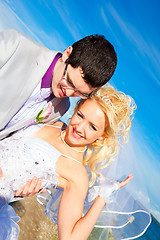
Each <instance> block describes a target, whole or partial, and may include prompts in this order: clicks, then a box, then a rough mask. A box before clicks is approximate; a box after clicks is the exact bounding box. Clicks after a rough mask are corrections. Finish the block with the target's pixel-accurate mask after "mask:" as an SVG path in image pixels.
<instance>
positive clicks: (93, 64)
mask: <svg viewBox="0 0 160 240" xmlns="http://www.w3.org/2000/svg"><path fill="white" fill-rule="evenodd" d="M72 47H73V50H72V52H71V54H70V56H69V57H68V59H67V60H66V63H68V64H70V65H71V66H72V67H73V68H77V67H81V68H82V71H83V74H82V76H83V78H84V80H85V82H86V83H87V84H89V85H90V86H91V87H96V88H97V87H101V86H103V85H104V84H106V83H107V82H108V81H109V80H110V78H111V77H112V75H113V73H114V71H115V69H116V65H117V54H116V52H115V50H114V47H113V46H112V44H111V43H110V42H109V41H108V40H106V39H105V37H104V36H102V35H91V36H87V37H85V38H82V39H81V40H79V41H77V42H75V43H74V44H73V45H72Z"/></svg>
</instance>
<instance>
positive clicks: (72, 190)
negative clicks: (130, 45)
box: [0, 85, 135, 240]
mask: <svg viewBox="0 0 160 240" xmlns="http://www.w3.org/2000/svg"><path fill="white" fill-rule="evenodd" d="M134 109H135V104H132V105H131V101H130V97H129V96H127V95H125V94H123V93H121V92H119V91H117V90H116V89H114V88H113V87H112V86H110V85H107V86H106V87H103V88H101V89H99V90H98V91H96V92H95V93H93V94H92V95H91V96H90V97H89V99H87V100H83V99H81V100H80V101H79V102H78V104H77V106H76V108H75V112H74V114H73V116H72V118H71V120H70V123H69V125H68V126H67V127H66V126H65V124H64V123H63V122H57V123H55V124H53V125H45V126H44V125H43V124H36V125H31V126H29V127H28V128H25V129H22V130H20V131H18V132H17V133H15V134H13V135H12V136H11V137H9V138H6V139H4V140H2V141H1V142H0V149H1V160H0V167H1V169H2V172H3V175H4V178H3V179H0V222H1V225H0V230H1V232H2V233H3V236H4V237H3V238H2V239H12V237H13V235H14V238H13V239H18V231H19V229H18V226H17V225H16V223H15V222H16V221H17V218H16V216H15V215H14V212H13V209H11V206H9V205H7V203H9V202H10V201H11V200H12V198H13V197H14V192H15V191H16V190H17V189H19V188H20V186H21V185H22V184H24V183H25V182H26V181H27V179H29V178H31V177H33V176H35V175H36V176H37V177H38V178H41V179H42V187H46V188H47V187H51V186H53V185H54V186H56V187H58V188H61V189H63V193H62V196H61V200H60V204H59V209H58V237H59V239H60V240H63V239H65V240H72V239H73V240H74V239H76V240H78V239H80V240H82V239H87V238H88V236H89V235H90V233H91V231H92V229H93V227H94V225H95V224H96V222H97V220H98V218H99V216H100V214H101V212H102V210H103V209H104V207H105V206H107V204H108V203H109V202H111V201H112V197H113V198H114V196H115V194H116V192H117V191H118V190H119V189H120V188H122V187H123V186H125V185H126V184H128V182H129V181H130V180H131V178H132V175H131V174H129V175H128V177H127V178H126V179H125V180H124V181H123V182H118V181H115V180H114V181H113V180H112V181H111V180H108V179H106V178H104V177H103V175H102V174H101V173H100V172H99V171H100V169H103V168H106V167H108V166H109V165H110V164H111V163H112V161H113V159H114V158H115V157H116V155H117V154H118V146H119V144H122V143H125V142H126V141H127V136H128V133H129V130H130V127H131V116H132V115H133V111H134ZM86 167H88V168H89V170H90V172H91V177H90V179H89V175H88V172H87V168H86ZM93 184H94V185H93ZM89 186H92V187H91V188H90V190H89V193H88V202H89V203H90V202H91V207H90V208H89V210H88V211H87V213H86V214H85V215H83V211H84V202H85V198H86V195H87V192H88V188H89ZM7 206H8V207H7ZM6 212H7V214H6V216H7V218H8V221H7V220H6V221H5V222H4V221H3V214H5V213H6ZM1 213H2V217H1ZM7 218H5V219H7ZM14 219H15V221H13V220H14ZM11 220H12V221H11ZM102 225H103V224H102ZM6 236H7V237H6ZM119 239H122V238H119ZM126 239H130V238H126Z"/></svg>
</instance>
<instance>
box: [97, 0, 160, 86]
mask: <svg viewBox="0 0 160 240" xmlns="http://www.w3.org/2000/svg"><path fill="white" fill-rule="evenodd" d="M106 9H107V10H106V12H107V13H108V14H109V15H111V16H112V17H113V19H114V20H115V22H116V23H117V24H118V26H119V28H120V29H121V31H122V33H123V34H124V35H125V36H126V39H127V40H129V41H131V43H132V45H133V46H134V49H132V50H134V53H135V52H136V51H137V50H138V52H139V54H138V56H140V59H141V64H142V66H143V68H144V69H145V71H147V72H148V73H149V74H150V75H151V77H152V78H153V79H154V80H155V82H156V83H157V84H158V85H159V86H160V80H159V77H158V76H159V75H160V68H159V65H160V52H159V50H158V48H156V47H155V46H153V45H152V44H151V42H150V41H149V40H146V39H145V38H144V37H143V36H142V34H141V33H140V32H138V30H137V29H135V28H134V27H133V26H132V25H131V24H130V23H129V22H128V21H125V20H124V19H122V17H121V16H120V14H119V13H118V12H117V11H116V9H115V8H114V7H113V6H112V5H110V4H108V5H107V7H106ZM101 12H102V11H101ZM102 17H103V20H104V22H105V23H106V24H107V26H108V25H109V23H108V22H109V21H107V22H106V17H105V15H104V12H102ZM156 74H157V75H156Z"/></svg>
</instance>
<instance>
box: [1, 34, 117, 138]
mask: <svg viewBox="0 0 160 240" xmlns="http://www.w3.org/2000/svg"><path fill="white" fill-rule="evenodd" d="M116 64H117V56H116V53H115V51H114V48H113V46H112V45H111V43H110V42H108V41H107V40H106V39H105V38H104V37H103V36H100V35H95V36H93V35H91V36H88V37H85V38H83V39H81V40H79V41H77V42H75V43H74V44H73V45H72V46H70V47H68V48H67V49H66V50H65V51H64V52H63V54H62V53H60V52H58V51H51V50H49V49H47V48H45V47H44V46H42V45H40V44H39V43H37V42H35V41H33V40H31V39H30V38H28V37H27V36H24V35H23V34H21V33H19V32H17V31H16V30H7V31H4V32H1V33H0V102H1V104H0V139H3V138H5V137H6V136H8V135H9V134H10V133H12V132H14V131H16V130H18V129H20V128H22V127H24V126H26V125H27V124H29V123H30V122H31V121H33V120H34V119H35V118H36V116H37V114H38V113H39V111H40V110H41V109H42V108H44V109H45V108H47V106H48V104H49V102H51V103H52V113H51V114H50V116H49V117H48V118H47V119H44V122H45V121H50V120H52V121H53V122H54V121H56V120H58V119H59V118H60V117H61V116H62V115H63V114H64V113H65V112H66V111H67V110H68V108H69V99H68V97H75V96H76V97H77V96H78V97H81V98H87V96H88V95H89V94H90V93H91V92H92V91H93V90H95V89H96V88H98V87H101V86H102V85H104V84H105V83H106V82H107V81H109V79H110V78H111V77H112V75H113V73H114V71H115V68H116Z"/></svg>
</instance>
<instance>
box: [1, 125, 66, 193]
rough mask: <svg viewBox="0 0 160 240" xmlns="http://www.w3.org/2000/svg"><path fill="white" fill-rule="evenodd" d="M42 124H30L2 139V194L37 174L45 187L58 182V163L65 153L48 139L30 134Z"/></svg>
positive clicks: (18, 186) (15, 188) (14, 188)
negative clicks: (47, 140)
mask: <svg viewBox="0 0 160 240" xmlns="http://www.w3.org/2000/svg"><path fill="white" fill-rule="evenodd" d="M40 127H41V125H33V126H30V127H28V128H26V129H22V130H20V131H18V132H17V133H15V134H13V135H12V136H10V137H9V138H6V139H4V140H2V141H0V167H1V168H2V172H3V175H4V177H5V178H4V179H3V180H0V188H1V191H0V192H1V193H2V192H3V193H2V194H3V195H5V192H6V194H7V192H8V190H7V189H9V191H11V190H12V191H15V190H17V189H19V188H20V185H21V184H25V183H26V182H27V180H28V179H31V178H32V177H34V176H36V177H38V178H42V187H50V186H53V185H54V186H56V185H57V184H58V179H57V173H56V162H57V159H58V158H59V156H60V155H62V154H61V153H60V152H59V151H58V150H57V149H56V148H54V147H53V146H52V145H50V144H49V143H48V142H46V141H44V140H42V139H39V138H34V137H31V135H32V134H33V133H34V132H36V131H38V130H39V129H40ZM2 188H3V191H2Z"/></svg>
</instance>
